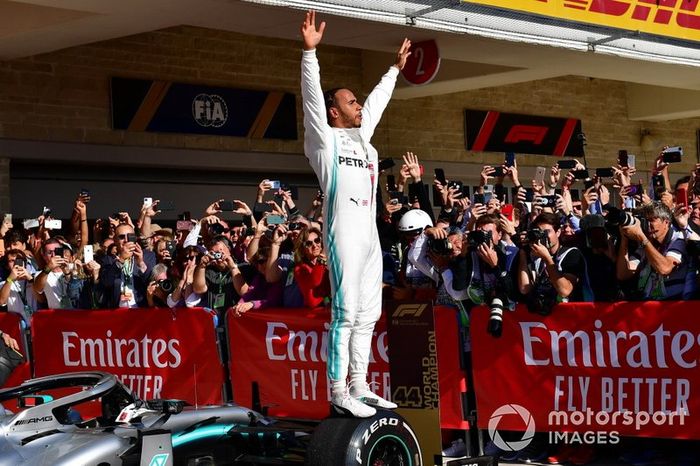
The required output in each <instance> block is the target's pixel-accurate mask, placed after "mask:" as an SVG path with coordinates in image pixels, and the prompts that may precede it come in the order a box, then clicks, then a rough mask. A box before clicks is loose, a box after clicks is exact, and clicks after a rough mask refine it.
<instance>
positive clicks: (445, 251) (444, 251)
mask: <svg viewBox="0 0 700 466" xmlns="http://www.w3.org/2000/svg"><path fill="white" fill-rule="evenodd" d="M428 250H429V251H430V252H433V253H435V254H437V255H438V256H450V255H452V243H450V241H449V240H448V239H447V238H442V239H436V238H428Z"/></svg>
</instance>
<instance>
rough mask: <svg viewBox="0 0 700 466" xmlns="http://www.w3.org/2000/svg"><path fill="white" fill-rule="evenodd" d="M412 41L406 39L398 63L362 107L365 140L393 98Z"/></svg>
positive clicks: (397, 57)
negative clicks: (397, 79) (397, 78)
mask: <svg viewBox="0 0 700 466" xmlns="http://www.w3.org/2000/svg"><path fill="white" fill-rule="evenodd" d="M410 50H411V41H410V40H408V39H404V40H403V43H402V44H401V47H399V50H398V51H397V52H396V63H394V64H393V65H392V66H391V67H390V68H389V71H387V72H386V74H384V76H382V79H380V80H379V83H378V84H377V85H376V86H375V87H374V89H372V92H370V93H369V95H368V96H367V100H365V103H364V106H363V107H362V127H361V131H362V135H363V136H364V138H365V140H367V141H369V140H370V139H371V138H372V134H374V129H375V128H376V127H377V125H378V124H379V120H380V119H381V118H382V113H384V109H385V108H386V106H387V104H388V103H389V100H391V94H392V93H393V92H394V86H395V85H396V77H397V76H398V74H399V71H401V70H402V69H403V67H404V66H406V60H407V59H408V57H409V56H410V55H411V52H410Z"/></svg>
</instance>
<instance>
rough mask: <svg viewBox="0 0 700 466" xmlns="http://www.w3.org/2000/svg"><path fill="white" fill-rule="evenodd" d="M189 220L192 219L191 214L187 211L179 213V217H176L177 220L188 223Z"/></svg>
mask: <svg viewBox="0 0 700 466" xmlns="http://www.w3.org/2000/svg"><path fill="white" fill-rule="evenodd" d="M191 218H192V214H190V211H189V210H186V211H184V212H183V213H181V214H179V215H178V216H177V219H178V220H187V221H189V220H190V219H191ZM190 230H191V228H190Z"/></svg>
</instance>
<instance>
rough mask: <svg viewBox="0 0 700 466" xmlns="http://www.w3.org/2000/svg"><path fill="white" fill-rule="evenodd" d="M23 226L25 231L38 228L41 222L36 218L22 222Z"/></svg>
mask: <svg viewBox="0 0 700 466" xmlns="http://www.w3.org/2000/svg"><path fill="white" fill-rule="evenodd" d="M22 226H23V227H24V228H25V230H29V229H31V228H36V227H38V226H39V220H37V219H35V218H28V219H26V220H25V221H24V222H22Z"/></svg>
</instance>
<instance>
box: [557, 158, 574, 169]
mask: <svg viewBox="0 0 700 466" xmlns="http://www.w3.org/2000/svg"><path fill="white" fill-rule="evenodd" d="M557 167H559V168H566V169H567V170H571V169H572V168H574V167H576V160H558V161H557Z"/></svg>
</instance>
